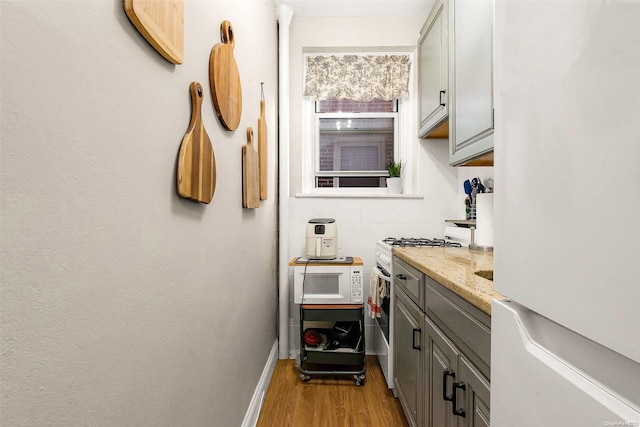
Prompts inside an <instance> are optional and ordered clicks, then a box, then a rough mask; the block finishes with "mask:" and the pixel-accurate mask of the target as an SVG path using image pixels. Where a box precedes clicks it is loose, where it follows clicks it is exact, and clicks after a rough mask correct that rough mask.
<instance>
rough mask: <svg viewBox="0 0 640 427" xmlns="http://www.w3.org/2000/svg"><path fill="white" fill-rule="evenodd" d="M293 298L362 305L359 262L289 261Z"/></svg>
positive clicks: (301, 302) (361, 274)
mask: <svg viewBox="0 0 640 427" xmlns="http://www.w3.org/2000/svg"><path fill="white" fill-rule="evenodd" d="M293 298H294V302H295V303H296V304H362V303H363V273H362V261H361V260H359V258H356V259H355V260H354V263H353V264H331V263H315V262H313V260H312V261H310V262H308V263H304V264H297V263H293Z"/></svg>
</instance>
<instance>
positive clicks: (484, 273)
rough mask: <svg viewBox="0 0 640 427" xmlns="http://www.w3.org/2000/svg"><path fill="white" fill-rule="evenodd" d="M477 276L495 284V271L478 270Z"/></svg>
mask: <svg viewBox="0 0 640 427" xmlns="http://www.w3.org/2000/svg"><path fill="white" fill-rule="evenodd" d="M475 274H476V275H477V276H480V277H483V278H485V279H487V280H491V281H492V282H493V270H478V271H476V272H475Z"/></svg>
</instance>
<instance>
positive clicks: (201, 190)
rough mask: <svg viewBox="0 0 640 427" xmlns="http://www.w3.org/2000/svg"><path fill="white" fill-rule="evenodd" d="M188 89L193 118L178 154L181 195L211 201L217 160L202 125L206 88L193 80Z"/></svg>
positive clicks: (198, 200)
mask: <svg viewBox="0 0 640 427" xmlns="http://www.w3.org/2000/svg"><path fill="white" fill-rule="evenodd" d="M189 90H190V91H191V121H190V122H189V127H188V129H187V132H186V133H185V135H184V138H182V144H181V145H180V153H179V154H178V194H179V195H180V197H184V198H186V199H191V200H195V201H197V202H202V203H209V202H211V199H213V192H214V190H215V188H216V159H215V156H214V154H213V147H212V146H211V140H210V139H209V135H207V131H206V130H205V129H204V125H203V124H202V99H203V97H204V90H203V89H202V86H201V85H200V83H198V82H192V83H191V85H190V86H189Z"/></svg>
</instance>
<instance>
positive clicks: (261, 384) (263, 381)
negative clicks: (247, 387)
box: [242, 339, 278, 427]
mask: <svg viewBox="0 0 640 427" xmlns="http://www.w3.org/2000/svg"><path fill="white" fill-rule="evenodd" d="M277 361H278V340H277V339H276V340H275V342H274V343H273V346H272V347H271V353H269V358H268V359H267V363H266V365H264V369H263V370H262V375H260V380H259V381H258V385H256V389H255V391H254V392H253V397H252V398H251V402H250V403H249V408H248V409H247V413H246V414H244V420H243V421H242V427H255V425H256V424H257V423H258V417H259V416H260V410H261V409H262V402H263V401H264V396H265V395H266V394H267V389H268V388H269V382H271V376H272V375H273V370H274V369H275V367H276V362H277Z"/></svg>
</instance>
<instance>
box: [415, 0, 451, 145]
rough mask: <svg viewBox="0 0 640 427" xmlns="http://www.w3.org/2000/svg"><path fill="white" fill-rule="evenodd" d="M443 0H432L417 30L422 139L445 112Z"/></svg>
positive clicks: (446, 71) (446, 68) (446, 58)
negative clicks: (422, 22)
mask: <svg viewBox="0 0 640 427" xmlns="http://www.w3.org/2000/svg"><path fill="white" fill-rule="evenodd" d="M447 26H448V22H447V3H446V0H445V1H442V0H438V1H436V3H435V5H434V6H433V9H431V13H430V14H429V17H428V18H427V21H426V22H425V24H424V26H423V27H422V30H421V31H420V42H419V43H418V45H419V48H418V55H419V61H420V131H419V133H418V136H419V137H420V138H424V137H426V136H428V135H429V133H431V131H433V130H434V129H435V128H437V127H438V126H439V125H441V124H442V123H443V122H444V121H446V119H447V116H448V115H449V93H448V80H449V75H448V74H449V63H448V61H449V49H448V43H449V40H448V35H447Z"/></svg>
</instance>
